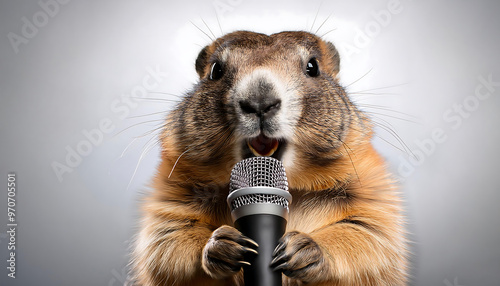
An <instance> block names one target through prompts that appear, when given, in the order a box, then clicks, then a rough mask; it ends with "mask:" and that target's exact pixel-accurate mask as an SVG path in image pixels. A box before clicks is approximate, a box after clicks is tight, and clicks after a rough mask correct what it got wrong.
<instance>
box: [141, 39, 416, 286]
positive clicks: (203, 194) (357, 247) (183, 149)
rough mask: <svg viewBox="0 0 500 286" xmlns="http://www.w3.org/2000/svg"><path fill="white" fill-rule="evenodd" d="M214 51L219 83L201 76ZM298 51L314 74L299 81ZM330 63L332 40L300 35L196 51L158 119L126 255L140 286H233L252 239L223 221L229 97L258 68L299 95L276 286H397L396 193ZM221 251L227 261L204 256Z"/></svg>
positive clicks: (227, 42) (229, 159)
mask: <svg viewBox="0 0 500 286" xmlns="http://www.w3.org/2000/svg"><path fill="white" fill-rule="evenodd" d="M298 47H300V49H299V50H298V49H297V48H298ZM223 52H225V53H226V57H227V59H226V66H225V68H226V70H225V75H224V79H222V80H219V81H210V80H209V79H208V78H207V77H208V74H209V73H210V67H211V64H212V63H213V62H214V61H215V60H220V57H222V54H223ZM301 53H302V54H304V53H307V54H308V55H312V56H314V57H315V58H317V60H318V63H319V66H320V69H321V78H319V77H318V78H309V77H306V76H303V71H302V70H301V66H303V65H304V62H303V55H302V58H301V55H300V54H301ZM339 66H340V64H339V56H338V53H337V51H336V50H335V47H334V46H333V45H332V44H331V43H328V42H325V41H323V40H321V39H319V38H318V37H316V36H314V35H312V34H309V33H305V32H283V33H279V34H274V35H271V36H267V35H262V34H256V33H251V32H235V33H231V34H228V35H226V36H224V37H222V38H220V39H217V40H216V41H215V42H214V43H212V44H211V45H209V46H207V47H205V48H204V49H203V50H202V51H201V52H200V55H199V56H198V59H197V61H196V70H197V72H198V74H199V75H200V83H199V84H197V85H196V86H195V87H194V89H193V91H191V92H190V93H188V94H187V96H186V98H185V99H184V100H183V101H182V102H181V103H180V104H179V106H178V107H177V108H176V109H175V110H174V111H173V112H171V114H170V115H169V117H168V119H167V122H166V125H165V126H166V127H165V130H164V133H163V135H162V138H161V139H162V149H163V151H162V162H161V165H160V166H159V168H158V173H157V175H156V177H155V180H154V184H153V192H152V193H151V194H150V195H149V196H148V197H147V198H146V201H145V202H144V205H143V213H144V215H143V221H142V225H141V231H140V233H139V235H138V239H137V244H136V248H135V251H134V259H133V268H134V273H135V279H136V282H137V284H138V285H148V286H149V285H151V286H152V285H242V271H240V269H239V266H241V265H240V264H238V261H240V260H241V259H242V257H243V254H244V253H245V251H249V250H248V248H251V247H252V246H251V245H249V244H248V241H246V240H245V238H244V237H243V236H242V235H241V234H240V233H239V232H238V231H237V230H235V229H234V228H233V227H232V226H233V224H232V221H231V217H230V213H229V209H228V206H227V204H226V197H227V195H228V183H229V175H230V171H231V168H232V167H233V166H234V164H235V163H236V162H238V161H239V160H241V159H242V158H236V156H235V154H234V152H232V151H230V150H233V149H234V148H235V146H236V145H237V144H238V140H237V138H236V135H235V134H236V133H235V127H234V125H235V124H237V123H235V121H237V120H236V118H235V117H236V115H235V114H234V113H232V112H231V111H230V108H232V107H231V102H230V101H229V100H228V98H227V94H228V93H230V92H231V88H232V86H233V83H234V82H235V81H237V80H238V79H240V78H241V77H242V76H243V75H245V74H248V73H249V72H251V71H252V70H254V69H255V68H257V67H266V68H269V69H272V70H273V73H275V74H277V75H279V76H280V77H281V78H283V79H284V80H285V81H287V84H288V86H289V87H290V88H293V89H295V90H297V92H298V93H299V94H300V95H301V98H300V100H299V101H298V104H300V107H301V109H300V114H301V115H300V118H299V119H298V121H297V124H296V126H295V129H294V135H293V137H292V138H288V146H289V147H290V148H292V147H293V150H294V152H295V153H294V154H295V157H294V158H295V160H294V164H292V165H290V166H285V167H286V171H287V177H288V180H289V186H290V193H291V194H292V196H293V202H292V204H291V206H290V216H289V219H288V225H287V233H286V234H285V236H284V237H283V239H282V244H281V245H280V246H281V247H280V249H279V251H278V252H277V253H276V257H277V259H278V260H279V261H280V263H277V264H276V265H279V264H282V263H285V264H282V267H281V270H282V271H283V273H284V275H283V278H284V280H283V281H284V282H283V285H303V284H306V283H307V285H404V284H405V282H406V272H407V261H406V256H407V251H406V242H405V238H404V232H403V218H402V214H401V212H402V210H401V204H400V200H399V198H398V196H397V192H396V188H395V187H394V184H393V181H392V180H391V178H390V175H389V174H388V173H387V171H386V167H385V163H384V161H383V160H382V158H381V157H380V155H378V153H377V152H376V151H375V150H374V148H373V147H372V145H371V143H370V140H371V136H372V131H371V130H372V126H371V124H370V121H369V119H368V118H367V117H366V116H365V114H363V113H362V112H360V111H359V110H358V109H357V108H356V106H355V105H354V104H353V103H351V101H350V100H349V99H348V97H347V95H346V93H345V91H344V89H343V88H342V87H341V86H340V85H339V84H338V80H337V73H338V71H339ZM228 110H229V111H228ZM218 253H219V254H220V253H224V255H225V256H227V257H228V259H229V260H230V261H229V262H228V263H226V264H220V263H219V264H218V263H214V262H213V261H211V260H210V259H209V258H211V257H214V256H217V255H218ZM220 259H223V257H220ZM228 265H230V266H231V265H232V266H233V267H234V266H236V267H234V269H231V267H229V268H228ZM276 265H275V266H276Z"/></svg>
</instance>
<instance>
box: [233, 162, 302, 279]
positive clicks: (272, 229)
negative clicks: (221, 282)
mask: <svg viewBox="0 0 500 286" xmlns="http://www.w3.org/2000/svg"><path fill="white" fill-rule="evenodd" d="M229 187H230V192H229V195H228V197H227V203H228V205H229V208H230V209H231V216H232V218H233V222H234V226H235V227H236V229H238V230H239V231H240V232H241V233H243V234H244V235H245V236H247V237H249V238H251V239H253V240H254V241H255V242H257V244H258V245H259V248H258V252H259V253H258V255H256V256H253V257H250V258H249V260H248V262H250V264H251V265H244V266H243V276H244V281H245V285H246V286H281V285H282V281H281V280H282V279H281V272H277V271H276V272H275V271H273V269H272V268H271V267H270V264H271V261H272V253H273V251H274V248H275V247H276V246H277V245H278V241H279V239H280V238H281V237H282V236H283V234H284V233H285V228H286V223H287V219H288V205H289V203H290V202H291V201H292V195H290V193H289V192H288V181H287V178H286V174H285V168H284V167H283V164H282V163H281V161H279V160H277V159H274V158H272V157H252V158H248V159H245V160H243V161H241V162H239V163H237V164H236V165H235V166H234V168H233V170H232V171H231V180H230V183H229Z"/></svg>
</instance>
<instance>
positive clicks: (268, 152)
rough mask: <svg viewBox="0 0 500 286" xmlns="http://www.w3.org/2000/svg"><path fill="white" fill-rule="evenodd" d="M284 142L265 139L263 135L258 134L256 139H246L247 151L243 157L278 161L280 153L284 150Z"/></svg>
mask: <svg viewBox="0 0 500 286" xmlns="http://www.w3.org/2000/svg"><path fill="white" fill-rule="evenodd" d="M284 145H285V142H283V141H280V140H278V139H276V138H269V137H266V136H265V135H264V134H260V135H259V136H257V137H254V138H251V139H248V140H247V141H246V146H247V147H248V150H247V152H246V154H245V157H253V156H255V157H264V156H265V157H274V158H277V159H279V158H280V157H281V153H282V151H283V149H284Z"/></svg>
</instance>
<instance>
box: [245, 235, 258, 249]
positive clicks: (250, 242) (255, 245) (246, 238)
mask: <svg viewBox="0 0 500 286" xmlns="http://www.w3.org/2000/svg"><path fill="white" fill-rule="evenodd" d="M243 240H244V241H245V242H247V243H249V244H251V245H253V246H254V247H256V248H258V247H259V244H257V242H255V241H253V240H252V239H250V238H248V237H243Z"/></svg>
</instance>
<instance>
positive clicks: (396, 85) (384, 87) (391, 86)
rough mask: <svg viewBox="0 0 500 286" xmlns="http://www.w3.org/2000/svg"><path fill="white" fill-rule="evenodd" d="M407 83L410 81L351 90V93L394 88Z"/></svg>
mask: <svg viewBox="0 0 500 286" xmlns="http://www.w3.org/2000/svg"><path fill="white" fill-rule="evenodd" d="M407 84H408V83H399V84H395V85H389V86H383V87H376V88H371V89H365V90H360V91H349V94H351V93H362V92H366V91H372V90H379V89H386V88H393V87H398V86H403V85H407Z"/></svg>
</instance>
